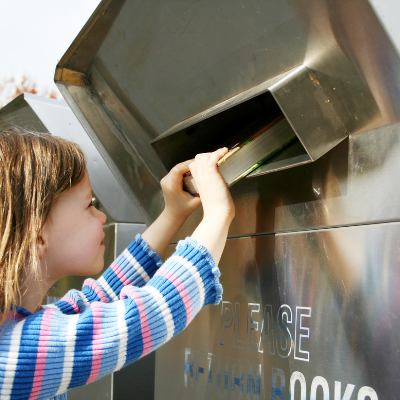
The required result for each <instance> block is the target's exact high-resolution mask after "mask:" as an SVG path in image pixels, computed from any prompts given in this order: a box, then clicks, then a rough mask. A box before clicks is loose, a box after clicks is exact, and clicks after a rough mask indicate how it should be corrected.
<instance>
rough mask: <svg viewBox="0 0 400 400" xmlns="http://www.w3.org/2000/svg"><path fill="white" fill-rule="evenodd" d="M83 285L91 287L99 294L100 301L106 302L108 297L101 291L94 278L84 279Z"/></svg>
mask: <svg viewBox="0 0 400 400" xmlns="http://www.w3.org/2000/svg"><path fill="white" fill-rule="evenodd" d="M83 286H87V287H89V288H91V289H93V290H94V292H95V293H96V294H97V296H99V299H100V301H101V302H103V303H108V299H107V296H106V295H105V293H104V291H103V288H102V287H101V286H100V285H99V284H98V283H97V282H96V281H95V280H94V279H86V280H85V282H83Z"/></svg>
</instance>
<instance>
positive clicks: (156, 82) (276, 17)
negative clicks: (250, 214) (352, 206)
mask: <svg viewBox="0 0 400 400" xmlns="http://www.w3.org/2000/svg"><path fill="white" fill-rule="evenodd" d="M384 3H385V4H389V3H390V1H389V0H385V1H384ZM390 4H391V10H392V12H393V14H396V13H398V12H399V8H400V5H399V4H397V3H396V4H393V3H390ZM119 9H120V11H119V12H118V11H117V10H119ZM380 9H381V8H380ZM379 13H380V14H379V16H377V15H376V14H375V11H374V8H372V7H371V5H370V3H369V2H368V0H353V1H351V2H349V1H346V0H336V1H327V0H323V1H320V0H299V1H296V2H293V1H289V0H287V1H285V0H280V1H279V0H268V1H261V0H251V1H247V2H245V3H244V2H242V1H239V0H233V1H230V2H229V3H227V2H225V3H219V4H218V5H215V4H214V3H212V2H208V1H193V0H191V1H178V2H162V1H160V0H153V1H150V2H149V1H146V2H144V1H139V0H137V1H134V2H122V1H119V0H118V1H117V0H114V1H110V0H107V1H103V2H102V3H101V4H100V5H99V8H98V9H97V10H96V12H95V13H94V14H93V17H92V19H91V20H90V22H89V23H88V25H87V26H86V27H85V29H84V30H83V32H82V34H81V35H79V36H78V37H77V39H76V41H75V42H74V43H73V45H72V47H71V48H72V49H74V52H72V51H69V52H67V53H66V55H65V56H64V57H63V59H62V60H61V61H60V63H59V67H60V68H63V67H65V68H69V69H71V70H77V71H81V72H83V73H84V74H86V76H87V82H89V83H88V85H89V86H87V87H78V86H73V85H71V84H68V83H67V82H64V83H63V82H58V86H59V87H60V90H61V91H62V93H63V94H64V97H65V98H66V99H67V101H68V102H69V103H70V106H71V108H72V109H73V110H74V112H75V113H76V115H77V116H78V118H79V120H80V121H81V123H82V124H83V126H84V127H85V129H86V130H87V131H88V133H89V135H90V136H91V137H92V139H93V140H94V141H95V142H96V144H97V146H98V148H99V150H100V152H101V153H102V155H103V156H104V157H105V158H106V160H107V163H108V164H109V165H110V166H112V168H113V170H114V174H115V176H116V177H117V178H118V180H119V181H120V184H121V185H122V186H123V187H124V188H125V191H126V192H127V193H128V195H129V197H130V198H131V199H132V201H133V202H134V203H135V204H136V205H137V206H138V207H140V208H141V210H142V214H143V218H144V220H145V222H146V223H150V222H151V221H153V220H154V219H155V218H156V217H157V215H158V213H159V212H160V210H161V209H162V206H163V203H162V196H161V192H160V187H159V179H160V178H161V175H163V173H164V170H163V167H162V165H161V164H160V162H159V160H158V159H157V157H155V156H154V153H152V150H151V148H150V141H151V140H153V139H154V138H155V137H157V136H159V135H161V134H162V133H163V132H165V131H167V130H168V129H169V128H171V127H172V126H174V125H176V124H178V123H180V122H181V121H184V120H186V119H187V118H190V117H192V116H193V115H196V114H199V113H202V112H204V111H206V110H209V109H210V108H212V107H214V106H218V105H219V104H224V102H226V101H229V99H231V98H233V97H234V96H238V95H239V96H240V94H241V93H243V92H246V91H248V90H252V88H254V87H256V86H257V85H260V84H262V83H263V82H266V81H268V80H270V79H272V80H274V79H275V78H276V77H278V76H282V74H285V73H287V71H289V70H291V69H293V68H296V67H298V66H299V65H304V66H305V67H306V68H307V69H308V71H309V73H310V76H311V77H312V80H313V82H314V84H316V85H317V86H318V87H319V88H320V89H321V91H320V92H319V95H318V96H317V95H315V94H314V95H313V94H312V93H311V90H310V89H309V87H308V88H307V87H304V88H303V89H302V90H301V85H299V86H298V89H296V90H295V91H292V92H290V93H289V96H288V97H287V98H285V102H287V106H290V107H291V109H292V111H293V114H292V118H293V119H294V120H295V121H297V123H300V122H303V123H304V127H305V131H309V135H310V139H311V141H312V137H313V131H316V130H317V128H316V127H318V126H322V127H324V126H325V127H329V126H332V125H334V126H336V128H338V127H339V126H341V124H343V127H344V128H343V129H345V131H346V132H348V133H349V134H350V135H353V134H356V133H360V132H366V131H368V130H371V129H373V128H379V127H383V126H385V125H388V124H394V123H396V122H397V121H399V115H400V101H399V98H400V96H399V93H400V73H399V71H400V68H399V67H400V59H399V53H398V51H397V49H396V47H395V44H396V43H397V41H396V40H395V39H396V32H395V31H394V30H393V29H392V28H390V31H389V30H388V29H389V28H387V26H388V25H387V19H385V18H382V17H381V14H382V13H381V11H379ZM100 27H101V28H102V29H100ZM100 31H101V32H107V34H104V33H101V34H100ZM96 32H97V35H96ZM387 32H389V34H388V33H387ZM96 37H97V41H96ZM394 37H395V39H393V38H394ZM86 40H87V41H88V42H89V41H90V42H92V41H95V42H96V43H94V44H93V46H92V49H91V50H90V49H88V48H87V46H86V45H85V41H86ZM279 93H280V92H279ZM321 93H322V94H323V95H321ZM284 94H285V93H280V96H282V98H284ZM317 94H318V93H317ZM324 99H325V101H327V102H329V106H326V104H328V103H324ZM322 106H324V107H322ZM299 107H300V108H299ZM302 107H303V108H307V107H308V109H307V111H308V114H309V115H308V117H307V118H306V119H304V121H301V120H302V117H301V108H302ZM324 108H325V111H324ZM326 110H329V112H327V111H326ZM336 116H337V118H336ZM321 132H322V134H325V130H324V129H323V128H322V131H321ZM323 142H324V141H323V140H321V141H320V142H319V141H316V142H315V145H316V147H317V148H318V146H321V148H322V147H326V146H323ZM182 150H184V149H182ZM320 154H321V151H316V152H315V154H313V155H312V157H311V158H312V159H315V158H316V157H317V156H318V155H320ZM296 157H300V159H295V160H293V162H294V163H296V164H297V165H301V164H303V163H305V162H308V161H309V160H308V159H307V160H306V159H305V157H304V155H302V154H296ZM282 163H283V165H282ZM285 167H287V163H286V162H284V161H280V164H278V165H275V166H272V167H271V168H267V169H266V170H264V171H263V172H267V170H268V171H270V170H276V169H278V168H285ZM297 168H304V169H303V172H304V171H306V167H296V169H297ZM311 169H313V168H311ZM261 172H262V171H261V170H260V171H259V173H261ZM293 176H297V172H293ZM255 179H257V180H258V181H259V183H258V185H259V187H261V186H262V182H265V181H263V180H262V178H260V177H257V178H255ZM244 185H245V187H242V189H243V190H247V186H246V185H247V184H244ZM249 185H250V184H249ZM251 185H253V184H251ZM250 190H252V189H250ZM234 195H235V196H237V194H236V191H234ZM256 196H257V197H261V196H263V194H262V193H257V194H256ZM249 197H251V196H249ZM242 199H243V196H241V200H240V201H242ZM251 223H252V224H254V220H253V222H251ZM232 229H233V230H232V231H231V234H232V235H236V234H246V233H247V232H248V231H249V229H248V228H244V229H239V230H237V229H236V228H232ZM250 231H253V230H252V229H250Z"/></svg>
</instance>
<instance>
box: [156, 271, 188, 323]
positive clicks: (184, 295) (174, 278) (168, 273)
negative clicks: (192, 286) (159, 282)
mask: <svg viewBox="0 0 400 400" xmlns="http://www.w3.org/2000/svg"><path fill="white" fill-rule="evenodd" d="M157 275H160V276H163V277H164V278H166V279H168V280H169V281H170V282H171V283H172V284H173V285H174V286H175V288H176V290H177V291H178V292H179V294H180V295H181V298H182V301H183V304H184V305H185V309H186V326H188V324H189V322H191V321H192V319H193V308H192V302H191V301H190V297H189V294H188V292H187V291H186V288H185V285H184V284H183V283H182V281H181V280H180V279H179V278H178V277H177V276H176V275H175V274H173V273H172V272H171V271H166V270H164V269H162V270H158V271H157Z"/></svg>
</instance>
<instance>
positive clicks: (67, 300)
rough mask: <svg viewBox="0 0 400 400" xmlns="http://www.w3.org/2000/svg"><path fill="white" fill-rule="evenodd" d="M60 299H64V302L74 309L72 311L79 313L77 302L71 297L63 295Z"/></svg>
mask: <svg viewBox="0 0 400 400" xmlns="http://www.w3.org/2000/svg"><path fill="white" fill-rule="evenodd" d="M61 300H62V301H65V302H66V303H68V304H69V305H70V306H71V307H72V308H73V309H74V311H75V312H76V313H77V314H78V313H79V308H78V306H77V304H76V303H75V302H74V301H73V300H72V299H70V298H69V297H63V298H62V299H61Z"/></svg>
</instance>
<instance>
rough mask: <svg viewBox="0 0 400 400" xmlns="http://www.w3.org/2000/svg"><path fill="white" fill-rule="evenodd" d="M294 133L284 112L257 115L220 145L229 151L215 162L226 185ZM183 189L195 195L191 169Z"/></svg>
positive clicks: (271, 154) (288, 141)
mask: <svg viewBox="0 0 400 400" xmlns="http://www.w3.org/2000/svg"><path fill="white" fill-rule="evenodd" d="M296 138H297V136H296V134H295V133H294V131H293V129H292V127H291V126H290V124H289V122H288V121H287V119H286V118H285V117H284V115H280V116H279V117H277V118H275V119H274V120H273V121H271V122H268V123H265V120H263V119H258V120H256V121H254V122H253V123H252V124H250V125H249V126H247V127H246V128H245V129H243V130H242V131H240V132H238V133H237V134H235V135H234V136H233V137H232V138H230V139H229V140H228V141H227V142H226V143H224V144H222V145H221V146H219V147H227V148H228V149H229V151H228V153H226V154H225V156H224V157H223V158H221V159H220V160H219V162H218V167H219V171H220V172H221V175H222V176H223V178H224V180H225V182H226V184H227V186H228V187H230V186H232V185H234V184H235V183H236V182H238V181H239V180H240V179H242V178H244V177H245V176H246V175H248V174H250V173H251V172H252V171H254V170H255V169H256V168H258V167H259V166H260V165H261V164H263V163H265V162H266V161H267V160H269V159H270V158H272V157H274V156H275V155H276V154H278V153H279V152H280V151H282V150H283V149H284V148H285V147H287V146H288V145H290V144H291V143H292V142H293V141H294V140H296ZM183 189H184V190H185V191H187V192H189V193H191V194H192V195H197V194H198V191H197V187H196V182H195V180H194V178H193V176H192V175H191V173H190V172H188V173H187V174H185V176H184V178H183Z"/></svg>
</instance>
